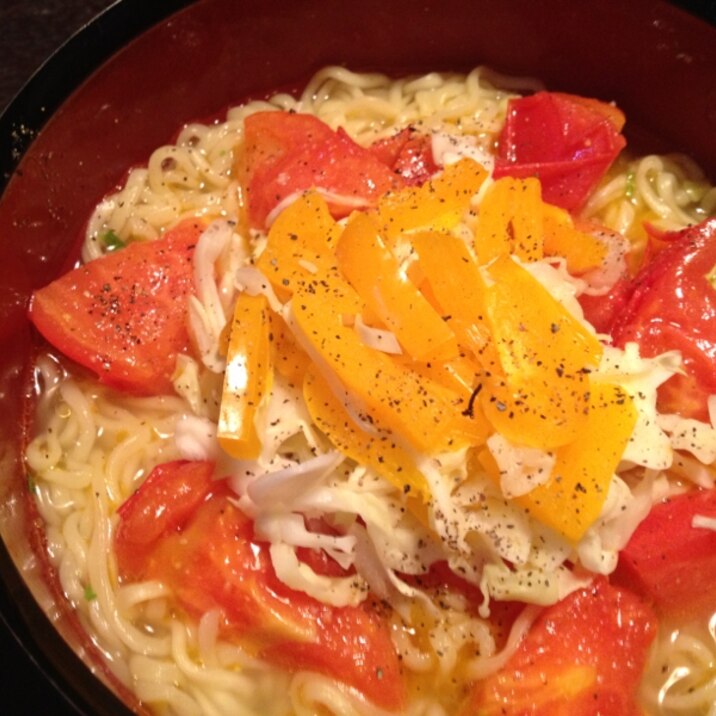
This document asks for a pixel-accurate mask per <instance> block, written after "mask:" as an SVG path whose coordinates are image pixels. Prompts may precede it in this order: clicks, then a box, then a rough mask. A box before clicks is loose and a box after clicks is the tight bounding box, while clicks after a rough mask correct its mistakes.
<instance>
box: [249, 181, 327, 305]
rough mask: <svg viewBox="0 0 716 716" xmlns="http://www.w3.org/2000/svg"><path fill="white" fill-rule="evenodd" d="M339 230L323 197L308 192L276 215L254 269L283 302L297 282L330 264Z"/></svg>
mask: <svg viewBox="0 0 716 716" xmlns="http://www.w3.org/2000/svg"><path fill="white" fill-rule="evenodd" d="M339 233H340V227H339V226H338V224H337V223H336V222H335V221H334V219H333V217H332V216H331V214H330V212H329V211H328V205H327V204H326V201H325V199H323V197H321V196H320V195H319V194H317V193H316V192H308V193H306V194H304V195H302V196H300V197H299V198H298V199H296V201H294V202H293V203H292V204H291V205H290V206H287V207H286V208H285V209H284V210H283V211H282V212H281V213H280V214H279V215H278V217H277V218H276V221H274V223H273V224H272V226H271V229H270V230H269V233H268V238H267V243H266V248H265V249H264V251H263V253H262V254H261V256H260V257H259V259H258V261H257V262H256V268H258V269H259V271H261V272H262V273H263V274H264V276H266V278H267V279H268V280H269V281H270V282H271V285H272V286H273V288H274V290H275V291H276V294H277V295H278V296H279V298H281V299H282V300H284V301H285V300H287V299H288V297H289V296H290V295H291V294H292V293H293V290H294V288H295V286H296V285H297V284H300V283H304V282H305V281H307V280H309V279H310V278H311V276H312V275H313V274H315V273H316V272H320V271H322V270H324V269H326V268H328V267H330V266H331V265H332V264H333V263H334V258H333V250H332V247H333V246H334V245H335V242H336V240H337V237H338V234H339Z"/></svg>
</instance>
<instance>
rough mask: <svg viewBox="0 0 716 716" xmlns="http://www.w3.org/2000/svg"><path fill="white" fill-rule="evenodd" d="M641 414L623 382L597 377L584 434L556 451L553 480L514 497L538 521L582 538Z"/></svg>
mask: <svg viewBox="0 0 716 716" xmlns="http://www.w3.org/2000/svg"><path fill="white" fill-rule="evenodd" d="M636 417H637V411H636V408H635V407H634V403H633V401H632V399H631V397H630V396H629V395H628V394H627V393H626V392H625V391H624V389H623V388H622V387H621V386H619V385H615V384H612V383H599V382H597V381H592V384H591V386H590V398H589V411H588V416H587V420H586V422H585V424H584V426H583V429H582V430H581V431H580V433H579V437H578V438H577V439H576V440H574V441H573V442H571V443H570V444H569V445H565V446H563V447H561V448H559V449H558V450H557V451H556V463H555V466H554V468H553V470H552V475H551V476H550V479H549V481H548V482H547V483H545V484H544V485H540V486H538V487H536V488H535V489H534V490H532V491H531V492H528V493H527V494H526V495H522V496H521V497H517V498H515V501H516V502H517V503H518V504H519V505H521V506H522V507H524V508H525V509H527V510H529V512H530V514H531V515H532V516H533V517H534V518H535V519H537V520H539V521H540V522H542V523H543V524H545V525H547V526H548V527H551V528H552V529H554V530H555V531H557V532H558V533H559V534H561V535H564V537H566V538H567V539H568V540H570V541H571V542H573V543H575V544H576V543H577V542H579V540H581V539H582V537H584V533H585V532H586V531H587V530H588V529H589V527H591V525H593V524H594V523H595V522H596V520H597V518H598V517H599V514H600V512H601V510H602V507H603V505H604V501H605V500H606V498H607V492H608V491H609V484H610V482H611V480H612V475H613V474H614V471H615V470H616V468H617V465H618V464H619V461H620V460H621V457H622V454H623V453H624V449H625V448H626V446H627V443H628V442H629V438H630V437H631V434H632V432H633V430H634V425H635V424H636Z"/></svg>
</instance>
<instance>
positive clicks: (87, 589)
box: [85, 584, 97, 602]
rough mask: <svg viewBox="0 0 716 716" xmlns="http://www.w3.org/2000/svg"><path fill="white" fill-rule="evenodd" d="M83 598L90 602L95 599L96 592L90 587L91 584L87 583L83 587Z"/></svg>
mask: <svg viewBox="0 0 716 716" xmlns="http://www.w3.org/2000/svg"><path fill="white" fill-rule="evenodd" d="M85 599H86V600H87V601H88V602H91V601H92V600H93V599H97V593H96V592H95V591H94V589H92V586H91V585H89V584H88V585H87V586H86V587H85Z"/></svg>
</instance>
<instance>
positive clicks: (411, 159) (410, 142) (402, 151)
mask: <svg viewBox="0 0 716 716" xmlns="http://www.w3.org/2000/svg"><path fill="white" fill-rule="evenodd" d="M368 148H369V149H370V151H371V152H372V153H373V154H374V155H375V156H376V157H378V159H380V161H381V162H383V164H387V165H388V166H389V167H391V168H392V170H393V171H394V172H395V173H396V174H398V175H400V176H401V177H402V178H403V180H404V181H405V183H406V184H407V185H408V186H415V185H420V184H424V183H425V182H426V181H427V180H428V179H430V177H431V176H432V175H433V174H435V172H436V171H437V170H438V165H437V164H436V163H435V160H434V159H433V145H432V140H431V139H430V137H429V136H428V135H427V134H420V132H416V131H415V130H414V129H412V128H411V127H406V128H405V129H401V130H400V132H398V133H397V134H394V135H393V136H391V137H386V138H385V139H379V140H378V141H377V142H373V144H371V145H370V147H368Z"/></svg>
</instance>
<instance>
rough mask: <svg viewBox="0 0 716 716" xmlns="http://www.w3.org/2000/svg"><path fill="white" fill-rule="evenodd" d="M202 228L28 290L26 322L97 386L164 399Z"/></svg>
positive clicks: (182, 346) (182, 347)
mask: <svg viewBox="0 0 716 716" xmlns="http://www.w3.org/2000/svg"><path fill="white" fill-rule="evenodd" d="M203 229H204V226H203V225H202V224H201V223H199V222H196V221H187V222H184V223H182V224H180V225H179V226H177V227H176V228H174V229H172V230H171V231H169V232H167V234H166V235H165V237H164V238H162V239H159V240H157V241H148V242H142V243H140V242H137V243H132V244H130V245H129V246H127V247H126V248H124V249H121V250H119V251H115V252H113V253H111V254H107V255H106V256H103V257H102V258H99V259H96V260H94V261H90V262H89V263H88V264H85V265H83V266H80V267H79V268H76V269H74V270H72V271H70V272H69V273H67V274H65V275H64V276H62V277H60V278H59V279H57V280H56V281H54V282H53V283H51V284H49V285H48V286H45V287H44V288H41V289H39V290H38V291H35V293H34V294H33V297H32V303H31V304H30V314H29V315H30V320H31V321H32V322H33V323H34V324H35V326H36V327H37V329H38V330H39V331H40V333H41V334H42V335H43V336H44V337H45V338H46V339H47V340H48V341H49V342H50V343H51V344H52V345H53V346H54V347H55V348H57V349H58V350H60V351H62V353H64V354H65V355H66V356H68V357H69V358H71V359H72V360H74V361H76V362H77V363H79V364H80V365H82V366H84V367H85V368H89V369H90V370H92V371H94V372H95V373H96V374H97V376H98V378H99V381H100V382H101V383H105V384H107V385H109V386H111V387H113V388H116V389H118V390H125V391H129V392H132V393H138V394H144V395H153V394H154V395H156V394H159V393H171V392H173V387H172V383H171V375H172V373H173V371H174V366H175V360H176V355H177V354H178V353H183V352H186V351H187V350H188V347H189V333H188V331H187V326H186V301H187V297H188V296H189V294H190V293H192V292H193V290H194V289H193V269H192V262H191V260H192V255H193V252H194V247H195V245H196V242H197V240H198V239H199V235H200V234H201V232H202V230H203Z"/></svg>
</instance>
